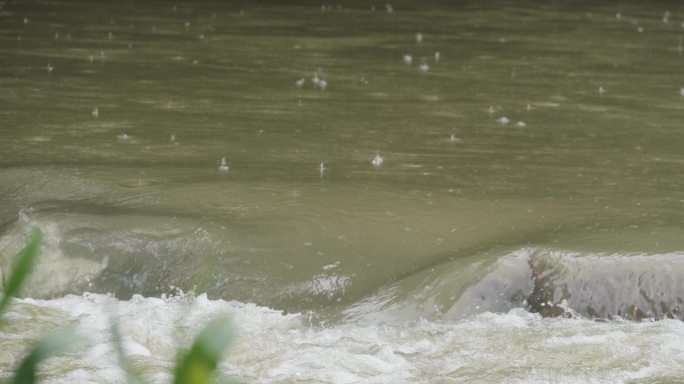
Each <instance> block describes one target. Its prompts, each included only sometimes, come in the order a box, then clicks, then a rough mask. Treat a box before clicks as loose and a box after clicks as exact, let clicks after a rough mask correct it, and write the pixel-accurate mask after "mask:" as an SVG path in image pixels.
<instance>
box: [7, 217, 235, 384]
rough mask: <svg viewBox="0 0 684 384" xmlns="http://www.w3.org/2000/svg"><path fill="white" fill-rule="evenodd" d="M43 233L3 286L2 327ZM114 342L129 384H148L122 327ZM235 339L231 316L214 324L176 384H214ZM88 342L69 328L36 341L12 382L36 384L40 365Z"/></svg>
mask: <svg viewBox="0 0 684 384" xmlns="http://www.w3.org/2000/svg"><path fill="white" fill-rule="evenodd" d="M42 241H43V234H42V232H41V231H40V230H35V231H34V232H33V233H32V234H31V237H30V238H29V241H28V244H27V245H26V246H25V247H24V248H23V249H22V250H21V251H19V253H18V254H17V255H16V256H15V258H14V260H13V264H14V267H13V268H12V272H11V274H10V276H9V278H8V279H7V284H6V285H5V286H4V287H3V291H4V293H2V299H1V300H0V327H2V325H3V322H4V318H3V313H4V312H5V311H6V310H7V307H8V306H9V304H10V302H11V300H12V298H13V297H15V296H17V294H18V293H19V291H20V290H21V286H22V285H23V283H24V282H25V281H26V279H27V278H28V276H29V275H30V274H31V271H32V270H33V266H34V264H35V262H36V259H37V257H38V253H39V250H40V246H41V244H42ZM111 333H112V342H113V344H114V349H115V351H116V353H117V356H118V359H119V366H120V367H121V369H123V370H124V371H125V372H126V378H127V381H128V382H129V383H131V384H134V383H135V384H138V383H144V381H143V380H142V379H141V378H140V376H138V375H137V374H136V373H135V372H134V371H133V370H132V368H131V365H130V363H129V362H128V359H127V358H126V354H125V352H124V349H123V345H122V343H121V335H120V333H119V329H118V326H117V325H116V324H114V325H112V329H111ZM232 340H233V327H232V324H231V322H230V320H229V319H228V318H227V317H225V316H224V317H219V318H217V319H215V320H213V321H211V322H210V323H209V324H208V325H207V326H206V327H205V328H204V329H202V330H201V331H200V333H199V335H198V336H197V338H196V339H195V341H194V342H193V344H192V347H191V348H190V349H189V350H188V351H184V352H183V351H179V359H178V364H177V365H176V369H175V373H174V379H173V383H174V384H205V383H211V382H212V377H213V373H214V371H215V370H216V368H217V367H218V365H219V363H220V361H221V357H222V356H223V353H224V352H225V351H226V349H227V348H228V346H229V345H230V343H231V342H232ZM85 343H87V341H86V339H85V338H83V337H81V336H79V335H77V334H76V333H75V332H74V331H73V330H70V329H65V330H60V331H57V332H54V333H52V334H49V335H47V336H45V337H43V338H41V339H40V340H38V341H36V342H35V343H34V344H33V345H32V346H31V348H30V351H29V353H28V354H27V355H26V357H24V359H23V360H22V362H21V363H20V364H19V367H18V368H17V369H16V371H15V374H14V377H13V378H12V379H11V381H10V383H13V384H32V383H35V382H36V373H37V371H38V364H39V363H40V362H42V361H44V360H46V359H48V358H50V357H53V356H55V355H58V354H60V353H63V352H66V351H68V350H70V349H73V348H76V347H78V346H82V345H84V344H85Z"/></svg>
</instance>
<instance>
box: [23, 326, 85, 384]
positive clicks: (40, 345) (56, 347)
mask: <svg viewBox="0 0 684 384" xmlns="http://www.w3.org/2000/svg"><path fill="white" fill-rule="evenodd" d="M84 343H85V339H83V338H82V337H80V336H77V335H76V334H75V333H74V332H73V331H72V330H69V329H66V330H61V331H58V332H55V333H53V334H51V335H48V336H46V337H44V338H43V339H41V340H39V341H38V342H37V343H35V344H34V345H33V349H32V350H31V352H30V353H29V354H28V355H27V356H26V357H25V358H24V360H23V361H22V362H21V364H20V365H19V368H18V369H17V372H16V373H15V375H14V378H13V379H12V383H13V384H33V383H35V382H36V371H37V369H38V364H39V363H40V362H42V361H43V360H45V359H47V358H49V357H52V356H55V355H57V354H60V353H62V352H65V351H67V350H69V349H71V348H74V347H76V346H79V345H83V344H84Z"/></svg>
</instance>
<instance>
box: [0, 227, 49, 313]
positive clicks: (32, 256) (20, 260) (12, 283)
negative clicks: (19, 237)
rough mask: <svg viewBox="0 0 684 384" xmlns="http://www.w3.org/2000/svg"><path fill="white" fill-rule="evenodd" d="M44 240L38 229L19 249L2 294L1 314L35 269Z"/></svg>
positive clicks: (0, 302)
mask: <svg viewBox="0 0 684 384" xmlns="http://www.w3.org/2000/svg"><path fill="white" fill-rule="evenodd" d="M42 242H43V233H42V232H41V231H40V230H38V229H36V230H35V231H33V233H32V234H31V238H30V239H29V242H28V244H27V245H26V247H24V249H22V250H21V251H19V253H18V254H17V256H16V257H15V258H14V268H13V269H12V274H11V275H10V277H9V279H8V281H7V285H5V287H4V288H5V292H4V293H3V296H2V301H0V314H2V313H3V312H4V311H5V309H6V307H7V305H8V304H9V302H10V300H12V297H14V296H16V295H17V294H18V293H19V289H20V288H21V285H22V284H23V283H24V280H26V277H28V275H29V274H31V271H32V270H33V264H34V263H35V260H36V256H37V255H38V250H39V249H40V245H41V243H42Z"/></svg>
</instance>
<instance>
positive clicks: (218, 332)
mask: <svg viewBox="0 0 684 384" xmlns="http://www.w3.org/2000/svg"><path fill="white" fill-rule="evenodd" d="M232 340H233V326H232V323H231V321H230V319H229V318H228V317H220V318H217V319H215V320H213V321H211V322H210V323H209V324H208V325H207V326H206V327H204V329H203V330H202V331H201V332H200V333H199V335H198V336H197V338H196V339H195V342H194V343H193V344H192V347H191V348H190V351H188V352H187V353H185V354H184V355H183V356H181V358H180V360H179V362H178V365H177V366H176V372H175V377H174V380H173V382H174V384H208V383H211V382H212V380H211V378H212V374H213V373H214V371H215V370H216V367H218V364H219V362H220V361H221V356H222V355H223V353H224V352H225V350H226V349H227V348H228V346H229V345H230V343H231V341H232Z"/></svg>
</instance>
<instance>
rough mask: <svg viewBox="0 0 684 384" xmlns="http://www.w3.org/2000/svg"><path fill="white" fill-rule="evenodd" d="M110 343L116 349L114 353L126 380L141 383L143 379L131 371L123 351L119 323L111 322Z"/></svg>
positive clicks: (130, 383)
mask: <svg viewBox="0 0 684 384" xmlns="http://www.w3.org/2000/svg"><path fill="white" fill-rule="evenodd" d="M111 333H112V343H113V344H114V349H115V350H116V355H117V356H118V358H119V367H121V369H123V370H124V371H125V372H126V380H127V382H128V383H129V384H142V383H144V381H143V380H142V379H141V378H140V377H139V376H138V375H137V374H136V373H135V372H134V371H133V368H132V367H131V363H130V362H129V361H128V358H127V357H126V354H125V353H124V349H123V343H122V342H121V333H120V332H119V325H118V324H117V323H115V322H112V326H111Z"/></svg>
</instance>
